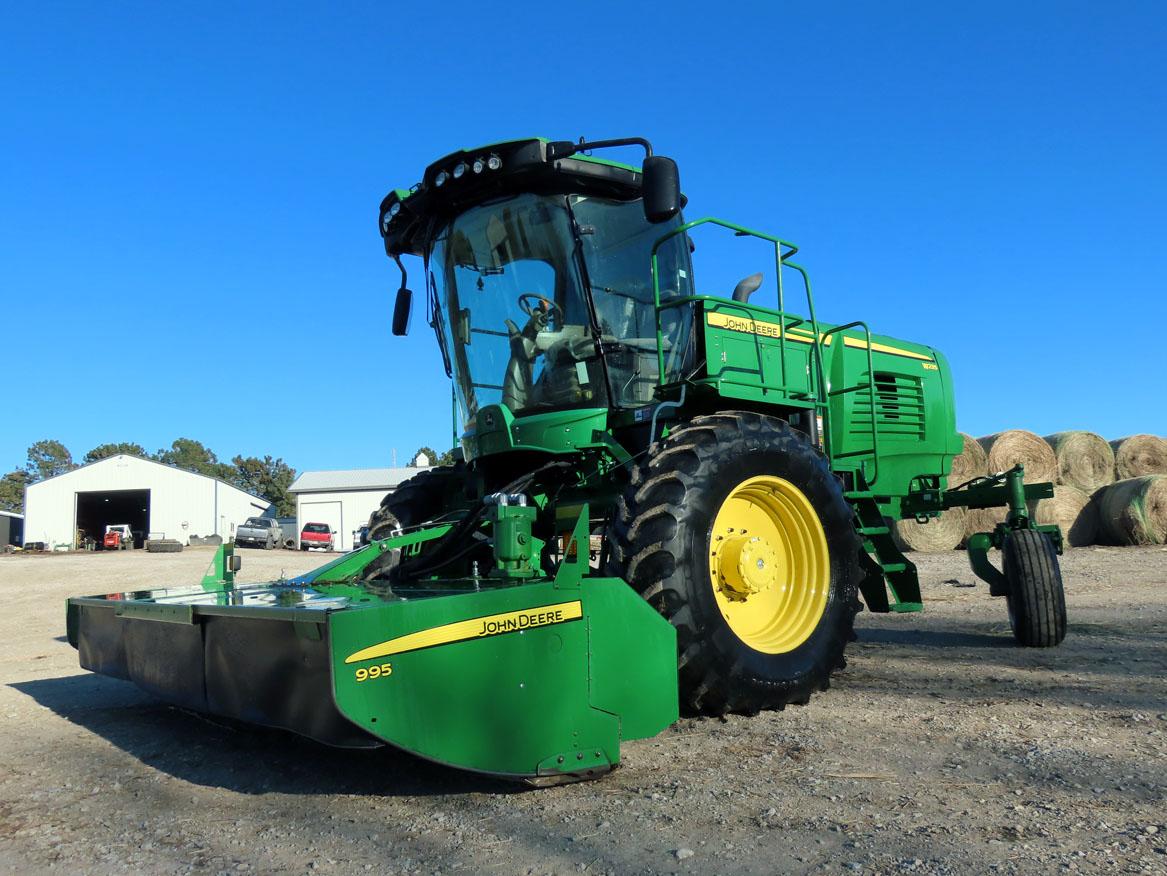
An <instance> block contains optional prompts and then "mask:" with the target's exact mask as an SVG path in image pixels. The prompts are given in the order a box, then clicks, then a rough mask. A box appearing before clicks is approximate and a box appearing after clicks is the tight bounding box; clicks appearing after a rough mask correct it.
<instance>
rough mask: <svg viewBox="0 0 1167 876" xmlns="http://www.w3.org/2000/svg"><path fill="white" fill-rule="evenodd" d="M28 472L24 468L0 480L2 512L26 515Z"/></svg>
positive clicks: (0, 509) (0, 507) (0, 505)
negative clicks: (25, 493) (25, 491)
mask: <svg viewBox="0 0 1167 876" xmlns="http://www.w3.org/2000/svg"><path fill="white" fill-rule="evenodd" d="M29 483H30V481H29V477H28V472H26V471H25V470H24V469H22V468H18V469H17V470H16V471H10V472H8V474H6V475H4V477H3V478H0V511H14V512H15V513H17V514H23V513H24V488H25V487H27V486H28V485H29Z"/></svg>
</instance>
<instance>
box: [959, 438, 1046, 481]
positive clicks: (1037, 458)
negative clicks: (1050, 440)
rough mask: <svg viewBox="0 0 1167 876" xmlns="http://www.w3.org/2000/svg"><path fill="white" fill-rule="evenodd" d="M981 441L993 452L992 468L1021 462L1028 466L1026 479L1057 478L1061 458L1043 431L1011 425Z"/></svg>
mask: <svg viewBox="0 0 1167 876" xmlns="http://www.w3.org/2000/svg"><path fill="white" fill-rule="evenodd" d="M977 441H978V442H979V443H980V445H981V447H983V448H984V449H985V452H986V453H987V454H988V456H989V472H990V473H992V474H995V473H997V472H1002V471H1007V470H1008V469H1011V468H1013V466H1015V465H1016V464H1017V463H1019V462H1020V463H1021V464H1022V465H1024V466H1025V483H1027V484H1041V483H1046V482H1047V481H1048V482H1051V483H1052V482H1053V481H1055V480H1057V477H1058V458H1057V457H1056V456H1054V451H1053V448H1051V447H1050V446H1049V445H1048V444H1046V443H1045V439H1044V438H1042V437H1041V436H1040V435H1034V434H1033V433H1032V432H1029V431H1026V430H1025V429H1009V430H1008V431H1005V432H998V433H997V434H995V435H987V436H985V437H984V438H978V439H977Z"/></svg>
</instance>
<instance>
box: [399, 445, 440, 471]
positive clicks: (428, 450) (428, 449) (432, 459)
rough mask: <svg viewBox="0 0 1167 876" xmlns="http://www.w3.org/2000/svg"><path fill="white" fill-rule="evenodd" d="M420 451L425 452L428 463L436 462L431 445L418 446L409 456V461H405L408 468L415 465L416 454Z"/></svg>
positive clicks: (435, 455)
mask: <svg viewBox="0 0 1167 876" xmlns="http://www.w3.org/2000/svg"><path fill="white" fill-rule="evenodd" d="M421 453H424V454H425V458H426V459H428V460H429V464H430V465H435V464H436V463H437V459H438V455H437V454H436V453H435V452H434V449H433V448H432V447H419V448H417V450H415V451H413V456H411V457H409V462H408V463H406V465H407V466H408V467H409V468H414V467H416V466H417V457H418V454H421Z"/></svg>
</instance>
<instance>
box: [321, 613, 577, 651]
mask: <svg viewBox="0 0 1167 876" xmlns="http://www.w3.org/2000/svg"><path fill="white" fill-rule="evenodd" d="M581 617H583V603H581V602H580V601H579V600H578V599H577V600H575V601H574V602H558V603H555V604H554V605H540V606H537V607H535V608H523V609H519V610H518V611H504V612H501V613H499V614H490V615H486V616H485V617H474V618H470V619H468V620H461V621H455V622H454V623H451V624H442V625H441V626H440V627H430V628H429V629H425V630H418V631H417V632H415V633H406V634H405V635H404V636H397V637H396V638H394V639H389V641H387V642H381V643H379V644H376V645H370V646H369V647H368V648H362V649H361V650H359V651H356V652H354V653H352V654H349V655H348V656H347V657H345V658H344V662H345V663H359V662H361V661H362V660H379V659H381V658H382V657H388V656H390V655H391V654H404V653H405V652H406V651H417V650H419V649H421V648H432V647H433V646H435V645H449V644H452V643H453V642H464V641H466V640H467V639H481V638H484V637H485V636H501V635H502V634H504V633H517V632H522V631H523V630H531V629H534V628H535V627H546V626H550V625H551V624H562V623H566V622H567V621H573V620H579V619H580V618H581Z"/></svg>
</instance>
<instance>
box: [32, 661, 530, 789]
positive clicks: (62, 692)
mask: <svg viewBox="0 0 1167 876" xmlns="http://www.w3.org/2000/svg"><path fill="white" fill-rule="evenodd" d="M9 686H10V687H11V688H13V689H15V690H18V691H20V692H21V693H23V694H25V695H26V696H29V697H31V698H32V699H33V700H35V701H36V702H37V703H39V704H40V705H42V706H44V707H45V708H47V709H50V710H51V711H53V712H55V713H56V714H57V715H60V716H61V717H62V718H64V719H65V720H67V721H69V722H70V723H72V724H75V725H77V726H78V727H82V728H84V729H86V730H88V731H89V732H91V733H93V734H95V735H96V736H100V737H101V738H102V739H105V740H106V741H107V742H109V743H110V744H111V745H113V746H116V747H117V748H119V749H121V750H122V751H124V752H126V753H127V754H129V755H130V756H132V757H133V758H135V759H137V760H138V761H140V762H141V763H142V764H144V765H146V766H149V767H152V768H153V769H156V770H160V771H161V772H164V773H166V774H167V775H170V776H172V777H174V778H176V779H181V780H183V781H186V782H190V783H191V784H194V785H202V786H207V787H216V788H222V789H224V790H228V791H234V792H236V793H240V794H266V793H279V794H311V795H318V794H356V795H368V796H381V797H396V796H430V795H445V794H471V793H490V794H499V793H515V792H519V791H524V790H529V789H528V788H526V786H524V785H520V784H517V783H513V782H505V781H501V780H498V779H492V778H490V777H488V776H482V775H477V774H474V773H468V772H463V771H460V770H454V769H451V768H449V767H445V766H441V765H440V764H435V763H431V762H429V761H426V760H422V759H420V758H417V757H414V756H412V755H410V754H407V753H405V752H402V751H398V750H396V749H394V748H391V747H389V746H386V747H383V748H378V749H369V750H355V749H341V748H332V747H329V746H327V745H323V744H320V743H317V742H313V741H312V740H310V739H305V738H303V737H300V736H297V735H296V734H294V733H290V732H287V731H283V730H277V729H272V728H267V727H258V726H255V725H252V724H243V723H236V722H232V721H228V720H224V719H221V718H211V717H208V716H205V715H201V714H197V713H194V712H188V711H185V710H183V709H179V708H176V707H173V706H168V705H166V704H165V703H162V702H160V701H158V700H155V699H153V698H152V697H150V696H148V695H147V694H144V693H142V692H140V691H139V690H138V689H137V688H135V687H134V686H133V685H131V684H130V683H129V682H122V681H117V680H111V679H108V678H102V677H99V676H95V675H88V674H87V675H71V676H63V677H60V678H46V679H42V680H38V681H25V682H17V683H13V684H11V685H9ZM76 757H77V759H78V765H77V773H78V774H83V773H85V772H87V770H88V769H89V766H88V761H87V760H86V754H85V752H84V749H83V748H78V749H77V751H76Z"/></svg>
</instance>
